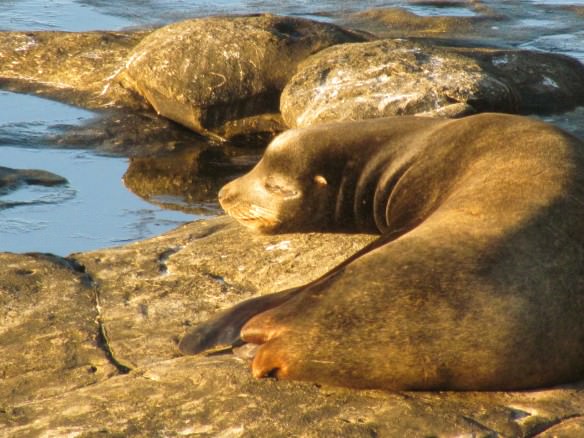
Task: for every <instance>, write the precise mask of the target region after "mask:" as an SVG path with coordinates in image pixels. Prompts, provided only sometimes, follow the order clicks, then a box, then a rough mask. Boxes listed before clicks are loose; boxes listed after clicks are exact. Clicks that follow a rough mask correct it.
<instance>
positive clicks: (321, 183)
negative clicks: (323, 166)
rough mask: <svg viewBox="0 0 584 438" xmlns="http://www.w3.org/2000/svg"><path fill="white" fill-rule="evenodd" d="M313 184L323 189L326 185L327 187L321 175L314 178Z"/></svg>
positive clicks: (326, 182)
mask: <svg viewBox="0 0 584 438" xmlns="http://www.w3.org/2000/svg"><path fill="white" fill-rule="evenodd" d="M314 182H315V183H316V185H317V186H319V187H325V186H326V185H328V181H327V180H326V178H325V177H324V176H322V175H316V176H315V177H314Z"/></svg>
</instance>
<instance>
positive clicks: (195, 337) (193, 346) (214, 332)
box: [178, 288, 301, 354]
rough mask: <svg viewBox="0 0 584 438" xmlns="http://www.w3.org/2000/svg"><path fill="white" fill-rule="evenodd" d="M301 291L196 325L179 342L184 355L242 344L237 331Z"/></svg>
mask: <svg viewBox="0 0 584 438" xmlns="http://www.w3.org/2000/svg"><path fill="white" fill-rule="evenodd" d="M300 290H301V288H293V289H288V290H285V291H282V292H278V293H274V294H270V295H264V296H261V297H257V298H252V299H249V300H246V301H243V302H241V303H239V304H237V305H235V306H233V307H231V308H229V309H227V310H224V311H223V312H220V313H219V314H217V315H215V316H214V317H213V318H211V319H209V320H207V321H205V322H203V323H201V324H199V325H198V326H196V327H195V328H194V329H193V330H191V331H190V332H189V333H187V334H186V335H185V336H184V337H183V338H182V339H181V341H180V343H179V345H178V348H179V349H180V351H181V352H182V353H183V354H197V353H201V352H203V351H206V350H210V349H213V348H216V347H220V346H224V347H231V346H233V345H237V344H241V343H242V342H243V341H241V338H240V334H239V333H240V330H241V327H243V326H244V324H245V323H246V322H247V321H248V320H249V319H251V318H252V317H253V316H255V315H257V314H259V313H262V312H264V311H266V310H269V309H272V308H274V307H276V306H279V305H280V304H282V303H284V302H286V301H288V300H289V299H290V298H292V297H293V296H295V295H296V294H297V293H298V292H299V291H300Z"/></svg>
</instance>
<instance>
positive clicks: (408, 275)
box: [181, 114, 584, 390]
mask: <svg viewBox="0 0 584 438" xmlns="http://www.w3.org/2000/svg"><path fill="white" fill-rule="evenodd" d="M583 154H584V145H583V144H582V142H581V141H579V140H577V139H576V138H574V137H572V136H570V135H568V134H566V133H564V132H562V131H561V130H559V129H557V128H554V127H552V126H550V125H547V124H544V123H540V122H536V121H533V120H530V119H527V118H523V117H517V116H508V115H495V114H484V115H478V116H472V117H467V118H464V119H459V120H433V119H423V118H415V117H401V118H389V119H377V120H369V121H361V122H349V123H340V124H329V125H321V126H317V127H313V128H308V129H303V130H292V131H289V132H287V133H285V134H283V136H280V137H279V138H277V139H275V140H274V142H273V143H272V144H271V145H270V146H269V147H268V149H267V150H266V153H265V155H264V157H263V159H262V160H261V161H260V163H258V165H257V166H256V167H255V168H254V169H253V170H252V171H251V172H250V173H249V174H247V175H245V176H243V177H241V178H240V179H237V180H235V181H233V182H231V183H230V184H228V185H227V186H226V187H225V188H224V189H223V190H222V193H221V197H220V199H221V202H222V204H223V205H224V207H225V209H226V210H227V211H228V212H230V211H231V210H230V206H231V205H233V204H234V203H239V204H241V205H243V204H247V205H257V206H258V207H259V208H263V209H266V210H269V211H270V212H271V214H272V221H271V222H270V223H271V224H272V225H271V226H266V225H264V224H265V223H268V222H263V223H260V222H258V223H254V222H253V221H249V220H248V221H247V222H244V221H242V222H243V223H245V224H246V225H251V226H252V227H255V228H257V229H260V230H263V231H268V232H279V231H283V230H286V231H293V230H300V231H304V230H312V229H339V230H347V231H371V230H373V229H374V228H377V229H378V230H379V231H380V232H381V233H382V236H381V237H380V238H379V240H378V241H376V242H374V243H373V244H372V245H371V246H370V247H369V248H367V249H365V250H363V251H360V253H358V254H357V256H354V257H352V258H351V259H350V260H348V261H347V262H344V263H343V264H342V265H341V266H339V267H337V268H336V269H334V270H333V271H331V272H330V273H329V274H326V275H325V276H323V277H322V278H320V279H318V280H316V281H315V282H313V283H310V284H309V285H307V286H305V287H302V288H298V289H293V290H291V291H286V292H284V293H281V294H280V295H267V296H265V297H260V298H256V299H255V300H256V301H255V302H254V303H252V304H253V305H248V306H247V309H246V313H245V317H243V318H241V317H239V318H238V312H239V311H238V309H237V307H236V308H233V309H230V310H227V311H226V312H224V313H223V314H222V316H221V317H220V318H216V319H215V320H211V321H209V322H208V323H204V324H202V325H201V326H200V327H198V328H196V329H195V331H194V334H196V333H197V332H198V333H204V334H205V335H204V336H202V338H200V339H199V340H198V341H197V342H199V344H197V342H195V341H194V339H195V338H196V336H195V338H193V335H187V336H186V337H185V338H184V340H183V342H182V343H181V349H182V350H183V351H184V352H196V351H200V350H201V349H205V348H208V344H209V343H211V344H212V343H214V339H219V338H221V340H222V341H226V340H227V341H229V342H231V341H233V340H235V339H237V338H236V336H235V335H233V333H237V332H238V331H239V329H240V327H242V326H243V327H242V328H241V331H240V334H241V339H243V341H245V342H251V343H255V344H261V347H260V348H259V349H258V351H257V354H256V355H255V358H254V360H253V365H252V368H253V373H254V375H255V376H258V377H261V376H266V375H275V376H277V377H279V378H289V379H298V380H310V381H315V382H320V383H326V384H333V385H342V386H349V387H358V388H385V389H458V390H487V389H523V388H534V387H542V386H548V385H553V384H558V383H563V382H569V381H573V380H577V379H579V378H582V377H583V376H584V155H583ZM323 181H324V182H323ZM234 216H235V217H236V218H237V215H234ZM274 219H275V220H274ZM258 224H259V225H258ZM240 306H242V304H240ZM243 306H244V307H245V304H243ZM253 306H257V309H258V311H257V315H255V316H253V317H251V319H249V321H247V322H245V321H244V320H246V319H247V318H249V317H250V316H251V314H253V313H254V312H253V309H252V308H253ZM250 309H252V310H250ZM230 312H231V313H230ZM231 321H233V324H232V323H231ZM244 324H245V325H244ZM225 330H227V331H229V330H231V333H232V335H233V336H232V337H229V336H227V337H223V338H222V337H221V333H226V331H225ZM227 338H229V339H227ZM201 340H202V341H203V342H201Z"/></svg>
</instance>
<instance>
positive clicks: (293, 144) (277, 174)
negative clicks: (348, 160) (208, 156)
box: [219, 130, 335, 233]
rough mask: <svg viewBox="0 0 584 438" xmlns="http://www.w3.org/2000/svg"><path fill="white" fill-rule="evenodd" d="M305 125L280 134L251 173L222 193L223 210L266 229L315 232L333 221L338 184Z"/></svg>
mask: <svg viewBox="0 0 584 438" xmlns="http://www.w3.org/2000/svg"><path fill="white" fill-rule="evenodd" d="M310 140H311V135H310V132H307V131H306V130H290V131H287V132H285V133H283V134H280V135H279V136H278V137H276V138H275V139H274V140H273V141H272V142H271V143H270V145H269V146H268V147H267V149H266V151H265V153H264V155H263V157H262V159H261V160H260V161H259V162H258V164H257V165H256V166H255V167H254V168H253V169H252V170H251V171H250V172H249V173H247V174H245V175H243V176H241V177H240V178H237V179H235V180H233V181H231V182H230V183H228V184H227V185H225V186H224V187H223V188H222V189H221V190H220V192H219V202H220V204H221V206H222V207H223V209H224V210H225V211H226V212H227V214H229V215H230V216H232V217H233V218H235V219H236V220H237V221H239V222H240V223H242V224H243V225H246V226H248V227H250V228H253V229H255V230H257V231H260V232H263V233H280V232H287V231H313V230H318V229H322V228H324V227H326V226H327V225H328V224H329V222H330V216H331V214H330V213H331V210H333V209H334V208H333V207H331V202H334V191H335V190H334V188H333V187H331V184H330V182H331V181H330V176H329V175H331V169H333V168H334V167H335V166H331V165H330V163H328V165H327V161H328V159H327V157H326V154H323V153H321V149H319V148H315V147H313V146H314V145H311V144H310Z"/></svg>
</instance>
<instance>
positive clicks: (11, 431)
mask: <svg viewBox="0 0 584 438" xmlns="http://www.w3.org/2000/svg"><path fill="white" fill-rule="evenodd" d="M373 238H374V237H373V236H365V235H336V234H293V235H292V234H289V235H279V236H261V235H257V234H253V233H251V232H249V231H247V230H246V229H244V228H242V227H240V226H239V225H237V224H235V223H234V222H233V221H232V220H231V219H228V218H225V217H221V218H217V219H213V220H209V221H206V222H201V223H193V224H188V225H185V226H183V227H180V228H178V229H177V230H175V231H172V232H170V233H167V234H165V235H162V236H159V237H156V238H153V239H150V240H147V241H144V242H139V243H135V244H131V245H127V246H123V247H120V248H115V249H106V250H100V251H95V252H89V253H81V254H73V255H72V256H70V257H69V258H68V259H62V258H58V257H52V256H48V255H39V254H36V255H17V254H2V255H0V259H1V262H2V265H3V266H4V267H5V268H4V269H3V270H2V271H0V303H1V306H0V312H1V313H0V346H1V347H2V355H3V360H2V361H1V362H0V377H1V379H0V400H1V401H0V435H2V436H33V437H34V436H226V437H240V436H250V437H251V436H254V437H255V436H266V437H267V436H269V437H272V436H314V437H317V436H318V437H321V436H363V437H370V436H414V437H415V436H484V437H492V436H536V435H537V436H541V437H544V436H581V434H582V433H583V432H584V384H583V383H575V384H573V385H568V386H565V387H561V388H552V389H546V390H541V391H531V392H524V393H449V392H435V393H423V392H416V393H414V392H407V393H405V392H404V393H387V392H382V391H352V390H345V389H340V388H330V387H319V386H316V385H313V384H310V383H294V382H276V381H273V380H269V379H266V380H254V379H253V378H252V377H251V374H250V372H249V369H248V366H247V364H245V363H243V362H242V361H240V360H239V359H236V358H234V357H233V356H232V355H230V354H219V355H215V356H199V357H182V356H180V355H179V354H178V352H177V349H176V342H177V340H178V338H179V336H180V335H181V334H182V333H183V332H184V331H185V330H186V329H188V327H189V326H191V325H192V324H195V323H196V322H197V321H200V320H202V319H205V318H206V317H208V316H209V315H211V314H213V313H214V312H216V311H218V310H219V309H221V308H225V307H227V306H230V305H231V304H233V303H236V302H239V301H240V300H242V299H245V298H248V297H250V296H253V295H256V294H263V293H268V292H272V291H275V290H279V289H284V288H287V287H291V286H295V285H298V284H302V283H305V282H307V281H309V280H310V279H313V278H315V277H317V276H319V275H320V274H322V273H324V272H325V271H326V270H328V269H330V268H331V267H332V266H334V265H335V264H336V263H338V262H340V261H341V260H343V259H344V258H346V257H347V256H348V255H350V254H351V253H353V252H355V251H356V250H358V249H359V248H360V247H362V246H364V245H365V244H366V243H367V242H369V241H371V240H372V239H373ZM486 329H487V328H486ZM374 365H375V364H372V366H374Z"/></svg>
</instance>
